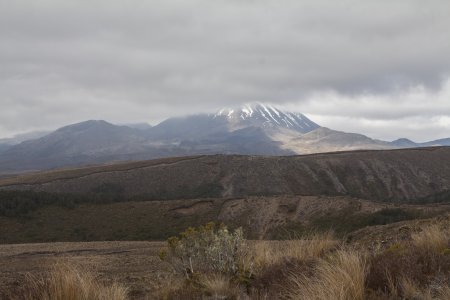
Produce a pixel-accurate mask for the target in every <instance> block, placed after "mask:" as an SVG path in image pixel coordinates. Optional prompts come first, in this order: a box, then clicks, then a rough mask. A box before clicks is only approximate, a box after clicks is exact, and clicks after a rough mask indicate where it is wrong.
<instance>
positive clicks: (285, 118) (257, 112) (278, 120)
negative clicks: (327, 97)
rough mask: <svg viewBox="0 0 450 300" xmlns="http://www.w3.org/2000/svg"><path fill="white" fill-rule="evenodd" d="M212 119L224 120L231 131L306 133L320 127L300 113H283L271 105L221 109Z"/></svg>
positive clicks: (248, 105) (250, 105)
mask: <svg viewBox="0 0 450 300" xmlns="http://www.w3.org/2000/svg"><path fill="white" fill-rule="evenodd" d="M213 118H214V119H225V120H226V121H227V123H228V126H229V127H230V128H232V129H236V128H245V127H260V128H265V129H267V128H269V129H280V128H285V129H289V130H294V131H297V132H300V133H307V132H310V131H312V130H314V129H317V128H319V127H320V126H319V125H317V124H316V123H314V122H313V121H311V120H309V119H308V118H307V117H305V116H304V115H302V114H300V113H292V112H284V111H282V110H279V109H277V108H274V107H273V106H271V105H264V104H259V103H256V104H246V105H243V106H241V107H238V108H223V109H221V110H219V112H218V113H216V114H215V115H214V117H213Z"/></svg>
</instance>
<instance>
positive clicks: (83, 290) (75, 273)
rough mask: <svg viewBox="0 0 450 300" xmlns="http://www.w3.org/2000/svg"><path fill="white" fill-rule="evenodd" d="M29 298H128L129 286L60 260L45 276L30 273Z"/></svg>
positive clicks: (43, 299) (27, 292) (76, 299)
mask: <svg viewBox="0 0 450 300" xmlns="http://www.w3.org/2000/svg"><path fill="white" fill-rule="evenodd" d="M24 293H25V294H24V295H23V298H24V299H26V300H35V299H39V300H125V299H128V297H127V288H125V287H123V286H122V285H120V284H118V283H116V282H113V283H112V284H110V285H104V284H102V283H100V282H99V281H98V280H97V279H96V276H95V275H94V274H93V273H92V272H89V271H86V270H82V269H81V268H79V267H76V266H74V265H71V264H68V263H57V264H56V265H55V266H54V267H53V269H52V271H51V272H50V274H49V275H48V276H47V277H45V278H36V277H30V278H29V281H28V286H27V288H26V290H25V292H24Z"/></svg>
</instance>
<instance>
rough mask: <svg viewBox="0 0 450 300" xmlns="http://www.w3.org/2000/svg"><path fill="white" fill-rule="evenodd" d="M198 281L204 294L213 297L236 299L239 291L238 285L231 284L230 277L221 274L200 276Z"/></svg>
mask: <svg viewBox="0 0 450 300" xmlns="http://www.w3.org/2000/svg"><path fill="white" fill-rule="evenodd" d="M200 282H201V284H202V286H203V288H204V289H205V292H206V294H208V295H210V296H211V297H213V299H236V298H238V297H239V294H240V293H241V290H240V289H239V286H238V285H236V284H233V283H232V282H231V281H230V278H229V277H227V276H225V275H223V274H208V275H205V276H202V278H201V280H200Z"/></svg>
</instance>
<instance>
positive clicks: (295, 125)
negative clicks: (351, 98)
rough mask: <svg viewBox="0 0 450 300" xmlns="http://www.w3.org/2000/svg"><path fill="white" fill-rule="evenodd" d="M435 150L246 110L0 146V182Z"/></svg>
mask: <svg viewBox="0 0 450 300" xmlns="http://www.w3.org/2000/svg"><path fill="white" fill-rule="evenodd" d="M16 141H18V140H16ZM440 145H450V139H442V140H436V141H432V142H428V143H414V142H413V141H410V140H407V139H399V140H396V141H393V142H387V141H380V140H375V139H371V138H369V137H367V136H364V135H361V134H357V133H347V132H341V131H335V130H332V129H328V128H325V127H321V126H320V125H318V124H316V123H314V122H313V121H311V120H310V119H309V118H307V117H306V116H305V115H303V114H300V113H294V112H286V111H283V110H281V109H278V108H275V107H273V106H271V105H264V104H259V103H253V104H246V105H243V106H239V107H234V108H222V109H220V110H218V111H217V112H216V113H215V114H197V115H191V116H185V117H176V118H169V119H167V120H165V121H163V122H161V123H159V124H157V125H155V126H150V125H148V124H146V123H144V124H141V123H139V124H128V125H122V126H119V125H114V124H111V123H108V122H106V121H101V120H100V121H98V120H97V121H95V120H91V121H85V122H81V123H77V124H72V125H69V126H65V127H62V128H60V129H58V130H56V131H54V132H51V133H49V134H47V135H45V136H42V137H39V138H36V135H35V136H33V139H29V140H26V141H23V142H21V143H16V144H11V143H10V144H5V143H4V144H1V143H0V175H5V174H10V173H17V172H24V171H35V170H44V169H52V168H60V167H70V166H72V167H73V166H81V165H86V164H98V163H106V162H113V161H121V160H143V159H153V158H162V157H170V156H189V155H203V154H244V155H295V154H310V153H319V152H333V151H347V150H361V149H378V150H382V149H396V148H411V147H426V146H440Z"/></svg>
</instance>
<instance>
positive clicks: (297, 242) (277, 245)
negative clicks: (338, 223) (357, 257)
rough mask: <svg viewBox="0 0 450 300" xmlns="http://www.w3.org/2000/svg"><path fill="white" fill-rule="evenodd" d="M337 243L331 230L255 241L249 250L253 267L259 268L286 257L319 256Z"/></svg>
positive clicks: (308, 257) (303, 257) (302, 258)
mask: <svg viewBox="0 0 450 300" xmlns="http://www.w3.org/2000/svg"><path fill="white" fill-rule="evenodd" d="M337 244H338V241H336V240H335V239H334V238H333V234H332V233H331V232H325V233H314V234H311V235H310V236H308V237H305V238H303V239H293V240H286V241H256V242H255V244H254V245H253V249H252V251H251V252H252V255H253V262H254V266H255V269H256V270H260V269H262V268H265V267H268V266H271V265H274V264H277V263H280V262H282V261H283V260H286V259H288V258H294V259H297V260H307V259H311V258H317V257H320V256H322V255H323V254H324V253H325V252H326V251H329V250H331V249H333V248H335V247H336V246H337Z"/></svg>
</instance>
